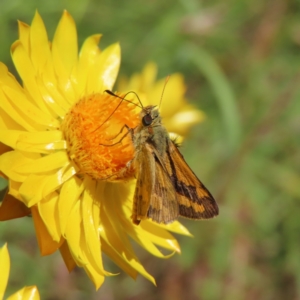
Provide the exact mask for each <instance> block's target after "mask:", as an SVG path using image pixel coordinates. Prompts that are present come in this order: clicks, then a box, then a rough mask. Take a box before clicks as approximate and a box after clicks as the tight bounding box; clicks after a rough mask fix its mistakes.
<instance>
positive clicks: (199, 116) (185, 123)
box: [164, 109, 205, 135]
mask: <svg viewBox="0 0 300 300" xmlns="http://www.w3.org/2000/svg"><path fill="white" fill-rule="evenodd" d="M204 119H205V115H204V113H203V112H202V111H200V110H196V109H191V110H181V111H180V112H178V113H176V114H175V115H173V116H172V117H170V118H166V119H165V121H164V124H165V126H166V127H167V128H168V130H169V131H174V132H176V133H177V134H180V135H186V134H187V132H189V130H190V128H191V127H192V126H193V125H195V124H197V123H199V122H202V121H203V120H204Z"/></svg>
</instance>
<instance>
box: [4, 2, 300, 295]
mask: <svg viewBox="0 0 300 300" xmlns="http://www.w3.org/2000/svg"><path fill="white" fill-rule="evenodd" d="M35 9H38V10H39V12H40V14H41V15H42V17H43V19H44V21H45V24H46V26H47V29H48V32H49V37H50V38H52V36H53V33H54V30H55V27H56V25H57V22H58V20H59V19H60V17H61V14H62V10H63V9H67V10H68V11H69V12H70V13H71V15H72V16H73V17H74V19H75V21H76V24H77V28H78V34H79V43H80V44H81V43H82V41H83V40H84V38H85V37H87V36H89V35H91V34H94V33H103V34H104V38H103V40H102V41H101V48H103V47H105V46H107V45H109V44H111V43H113V42H116V41H119V42H120V44H121V47H122V66H121V71H120V74H121V75H127V76H128V75H131V74H133V73H134V72H137V71H140V70H141V69H142V68H143V66H144V65H145V63H147V62H148V61H150V60H151V61H154V62H156V63H157V64H158V67H159V77H160V78H163V77H165V76H166V75H167V74H171V73H174V72H181V73H183V74H184V76H185V79H186V83H187V97H188V99H190V101H191V103H193V104H194V105H195V106H197V107H198V108H199V109H202V110H203V111H204V112H205V114H206V116H207V118H206V120H205V122H203V123H201V124H199V125H198V126H195V127H194V128H193V130H192V131H191V133H190V135H189V137H188V138H187V139H186V141H185V143H184V145H183V148H182V152H183V154H184V155H185V157H186V159H187V161H188V162H189V163H190V165H191V166H192V167H193V169H194V170H195V172H196V173H197V174H198V175H199V177H200V178H201V179H202V180H203V182H204V183H205V184H206V186H207V187H209V189H210V190H211V192H212V193H213V195H214V196H215V198H216V199H217V201H218V203H219V205H220V216H219V217H218V218H216V219H214V220H212V221H204V222H193V221H187V220H182V222H183V223H184V224H185V225H186V226H187V228H189V229H190V231H191V232H192V233H193V235H194V238H187V237H180V236H179V237H178V239H179V241H180V244H181V247H182V254H181V255H175V256H174V257H172V258H171V259H169V260H163V261H162V260H160V259H158V258H154V257H151V256H150V254H148V253H146V252H145V251H143V250H141V249H139V248H138V247H136V248H137V252H138V255H139V257H140V259H141V261H142V262H143V264H144V266H145V268H146V269H147V270H148V271H149V272H150V273H151V274H152V275H153V276H154V277H155V278H156V280H157V287H155V286H153V285H152V284H151V283H150V282H148V281H147V280H146V279H144V278H143V277H141V276H140V277H139V278H138V279H137V281H134V280H132V279H131V278H129V277H128V276H127V275H126V274H124V272H122V271H121V273H120V275H119V276H115V277H110V278H107V279H106V281H105V283H104V284H103V286H102V287H101V288H100V290H98V291H95V288H94V286H93V285H92V283H91V282H90V281H89V279H88V278H87V276H86V274H85V273H84V272H83V271H82V270H81V269H76V270H75V272H73V273H72V274H71V275H69V274H68V273H67V270H66V267H65V266H64V263H63V261H62V259H61V257H60V255H59V254H55V255H52V256H49V257H42V258H41V257H40V254H39V251H38V248H37V242H36V239H35V236H34V228H33V224H32V220H31V219H30V218H23V219H20V220H14V221H9V222H3V223H1V224H0V244H1V245H2V244H3V243H4V242H8V247H9V251H10V255H11V274H10V279H9V287H8V289H7V293H6V295H7V296H8V295H10V294H11V293H12V292H14V291H16V290H17V289H19V288H21V287H23V286H24V285H34V284H36V285H37V286H38V289H39V291H40V294H41V296H42V299H105V300H110V299H143V300H148V299H149V300H150V299H151V300H152V299H175V300H177V299H187V300H189V299H191V300H193V299H209V300H210V299H211V300H214V299H300V255H299V254H300V202H299V198H300V176H299V174H300V165H299V161H300V154H299V151H298V149H299V146H300V141H299V134H300V116H299V113H300V101H299V100H300V99H299V96H300V95H299V89H298V86H299V82H300V68H299V65H300V1H299V0H297V1H296V0H294V1H292V0H291V1H288V0H269V1H258V0H257V1H249V0H227V1H221V0H210V1H208V0H205V1H204V0H202V1H201V0H198V1H197V0H178V1H174V0H164V1H159V0H152V1H141V0H140V1H133V0H127V1H117V0H111V1H108V0H106V1H104V0H103V1H96V0H90V1H88V0H75V1H74V0H73V1H66V0H65V1H38V0H27V1H26V2H25V1H21V0H1V2H0V28H1V30H0V44H1V47H0V60H1V61H3V62H5V64H7V65H8V67H9V68H10V70H11V71H12V72H15V69H14V67H13V65H12V62H11V59H10V54H9V52H10V45H11V43H12V42H13V41H14V40H16V39H17V34H18V33H17V22H16V20H17V19H19V20H22V21H24V22H26V23H29V24H30V22H31V20H32V18H33V15H34V12H35ZM105 265H106V269H108V270H109V271H115V272H119V269H118V268H117V267H116V266H115V265H114V264H113V263H112V262H111V261H109V260H108V259H107V258H105ZM0 268H1V267H0Z"/></svg>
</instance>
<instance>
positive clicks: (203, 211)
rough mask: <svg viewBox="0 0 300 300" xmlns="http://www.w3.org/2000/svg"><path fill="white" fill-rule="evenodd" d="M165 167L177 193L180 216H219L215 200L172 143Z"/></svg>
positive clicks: (206, 217)
mask: <svg viewBox="0 0 300 300" xmlns="http://www.w3.org/2000/svg"><path fill="white" fill-rule="evenodd" d="M165 166H166V168H167V171H168V173H169V176H170V179H171V181H172V183H173V186H174V188H175V191H176V193H177V199H178V202H179V215H180V216H182V217H186V218H190V219H208V218H212V217H214V216H217V215H218V214H219V209H218V205H217V203H216V201H215V199H214V198H213V196H212V195H211V193H210V192H209V191H208V190H207V189H206V187H205V186H204V185H203V183H202V182H201V181H200V180H199V179H198V178H197V176H196V175H195V174H194V172H193V171H192V170H191V169H190V167H189V166H188V164H187V163H186V161H185V160H184V158H183V156H182V154H181V153H180V152H179V150H178V148H177V147H176V145H175V144H174V143H173V142H172V141H169V147H168V151H167V159H166V164H165Z"/></svg>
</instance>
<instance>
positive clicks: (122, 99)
mask: <svg viewBox="0 0 300 300" xmlns="http://www.w3.org/2000/svg"><path fill="white" fill-rule="evenodd" d="M104 92H105V93H107V94H109V95H111V96H114V97H116V98H119V99H121V101H120V103H119V104H118V105H117V106H116V108H115V109H114V110H113V112H112V113H111V114H110V115H109V116H108V117H107V118H106V120H105V121H104V122H103V123H102V124H101V125H100V126H99V127H97V128H96V129H95V130H94V131H96V130H99V129H100V128H101V127H102V126H103V125H104V124H105V123H106V122H107V121H108V120H109V119H110V118H111V116H112V115H113V114H114V113H115V111H116V110H117V109H118V108H119V107H120V105H121V104H122V102H123V101H126V102H129V103H131V104H134V105H135V106H137V107H141V106H140V105H138V104H136V103H134V102H132V101H130V100H127V99H125V97H126V96H127V95H129V94H132V93H133V94H135V95H136V97H137V98H138V100H139V102H140V104H141V105H142V102H141V100H140V98H139V97H138V95H137V94H136V93H135V92H128V93H126V94H125V95H124V97H120V96H118V95H116V94H115V93H113V92H112V91H110V90H105V91H104ZM142 107H143V106H142ZM142 107H141V108H142ZM94 131H93V132H94Z"/></svg>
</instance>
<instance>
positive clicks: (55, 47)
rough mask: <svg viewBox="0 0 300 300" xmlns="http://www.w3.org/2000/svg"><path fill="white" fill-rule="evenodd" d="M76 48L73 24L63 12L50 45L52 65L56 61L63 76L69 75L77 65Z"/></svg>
mask: <svg viewBox="0 0 300 300" xmlns="http://www.w3.org/2000/svg"><path fill="white" fill-rule="evenodd" d="M77 47H78V46H77V31H76V25H75V22H74V20H73V18H72V17H71V15H70V14H69V13H68V12H67V11H64V13H63V15H62V17H61V19H60V21H59V23H58V26H57V28H56V31H55V34H54V38H53V44H52V51H53V56H54V63H55V62H56V60H58V61H59V62H60V63H61V64H62V65H61V67H63V74H68V75H70V73H71V71H72V70H73V68H74V66H75V65H76V64H77V55H78V48H77ZM60 71H61V70H60ZM58 74H60V72H58Z"/></svg>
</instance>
